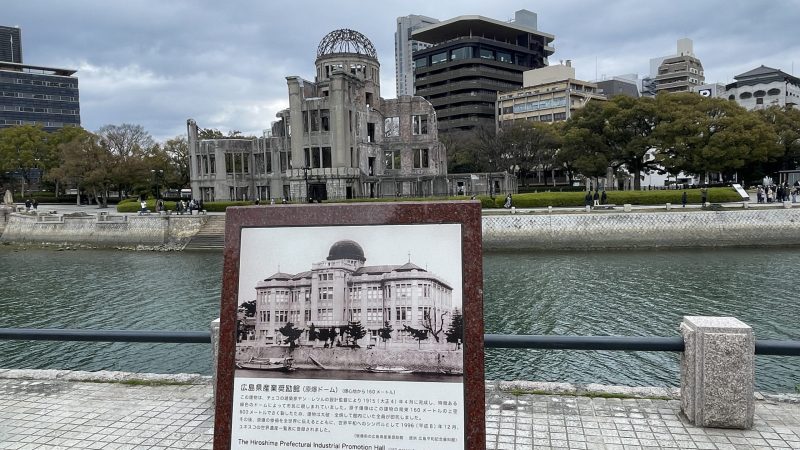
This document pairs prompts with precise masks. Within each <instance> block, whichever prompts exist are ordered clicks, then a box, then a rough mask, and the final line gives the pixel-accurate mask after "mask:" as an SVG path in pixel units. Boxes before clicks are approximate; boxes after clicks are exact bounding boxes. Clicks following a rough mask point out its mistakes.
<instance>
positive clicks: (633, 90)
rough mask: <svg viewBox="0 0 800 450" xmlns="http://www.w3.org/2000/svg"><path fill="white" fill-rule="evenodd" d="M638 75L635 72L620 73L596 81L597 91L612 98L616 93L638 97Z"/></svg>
mask: <svg viewBox="0 0 800 450" xmlns="http://www.w3.org/2000/svg"><path fill="white" fill-rule="evenodd" d="M638 78H639V77H638V76H637V75H636V74H631V75H620V76H616V77H611V78H609V79H607V80H602V81H598V82H596V83H595V84H597V93H598V94H600V95H603V96H605V97H606V98H607V99H612V98H614V97H616V96H617V95H627V96H628V97H633V98H639V96H640V95H639V86H638V84H639V83H638Z"/></svg>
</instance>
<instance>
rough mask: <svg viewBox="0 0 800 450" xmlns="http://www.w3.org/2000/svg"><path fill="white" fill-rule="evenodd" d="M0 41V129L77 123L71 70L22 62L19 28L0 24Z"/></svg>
mask: <svg viewBox="0 0 800 450" xmlns="http://www.w3.org/2000/svg"><path fill="white" fill-rule="evenodd" d="M9 36H10V37H9ZM7 38H8V39H9V40H8V41H6V39H7ZM0 41H2V42H1V43H0V128H3V127H9V126H13V125H41V126H42V127H44V129H45V130H46V131H54V130H57V129H59V128H61V127H64V126H80V124H81V116H80V101H79V94H78V78H77V77H75V76H74V75H75V70H71V69H57V68H52V67H44V66H34V65H30V64H22V54H21V53H20V52H21V49H22V43H21V41H20V32H19V28H10V27H0ZM12 42H13V44H11V43H12ZM5 55H9V56H10V57H9V58H6V56H5Z"/></svg>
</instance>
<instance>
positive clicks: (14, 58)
mask: <svg viewBox="0 0 800 450" xmlns="http://www.w3.org/2000/svg"><path fill="white" fill-rule="evenodd" d="M0 62H11V63H17V64H22V32H21V31H20V29H19V28H18V27H5V26H2V25H0Z"/></svg>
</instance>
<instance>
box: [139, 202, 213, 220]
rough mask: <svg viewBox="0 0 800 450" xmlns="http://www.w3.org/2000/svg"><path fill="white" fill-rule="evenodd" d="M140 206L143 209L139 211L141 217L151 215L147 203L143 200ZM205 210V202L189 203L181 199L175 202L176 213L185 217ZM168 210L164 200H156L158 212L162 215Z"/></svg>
mask: <svg viewBox="0 0 800 450" xmlns="http://www.w3.org/2000/svg"><path fill="white" fill-rule="evenodd" d="M139 205H140V206H141V209H140V210H139V215H140V216H141V215H142V214H145V213H149V212H150V210H149V209H147V202H146V201H145V200H142V201H141V202H140V203H139ZM202 209H203V200H195V199H190V200H189V201H188V202H187V201H186V200H185V199H180V200H178V201H176V202H175V212H176V213H178V214H180V215H183V214H184V213H188V214H189V215H192V214H194V211H198V214H199V211H202ZM166 210H167V208H166V207H165V206H164V200H161V199H158V200H156V212H157V213H159V214H160V213H161V212H162V211H166Z"/></svg>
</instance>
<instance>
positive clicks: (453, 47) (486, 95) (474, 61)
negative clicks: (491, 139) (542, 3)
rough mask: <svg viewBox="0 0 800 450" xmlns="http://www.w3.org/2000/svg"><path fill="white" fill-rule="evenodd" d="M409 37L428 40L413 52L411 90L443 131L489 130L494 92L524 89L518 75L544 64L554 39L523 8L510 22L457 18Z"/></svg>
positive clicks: (551, 50) (467, 17)
mask: <svg viewBox="0 0 800 450" xmlns="http://www.w3.org/2000/svg"><path fill="white" fill-rule="evenodd" d="M412 37H413V39H416V40H419V41H423V42H427V43H430V44H432V46H431V47H429V48H426V49H422V50H418V51H417V52H415V53H414V66H415V69H414V71H415V72H414V73H415V88H416V93H417V95H421V96H423V97H425V98H426V99H428V100H429V101H430V102H431V103H432V104H433V106H434V108H436V111H437V115H438V119H439V130H440V132H442V133H450V132H454V133H457V132H465V131H466V132H469V131H474V130H476V129H478V128H486V129H489V130H493V129H494V123H495V101H496V99H497V93H498V92H504V91H509V90H513V89H517V88H519V87H522V73H523V72H524V71H526V70H529V69H535V68H541V67H545V66H547V64H548V61H547V58H548V57H549V56H550V55H552V54H553V52H554V51H555V49H554V48H553V47H552V46H551V43H552V41H553V40H554V39H555V37H554V36H553V35H552V34H549V33H544V32H542V31H539V30H538V29H537V20H536V14H535V13H532V12H530V11H526V10H520V11H517V12H516V13H515V19H514V20H513V21H511V22H503V21H500V20H495V19H491V18H488V17H484V16H479V15H464V16H458V17H454V18H452V19H448V20H444V21H442V22H439V23H436V24H433V25H428V26H426V27H423V28H420V29H417V30H414V31H413V32H412Z"/></svg>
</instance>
